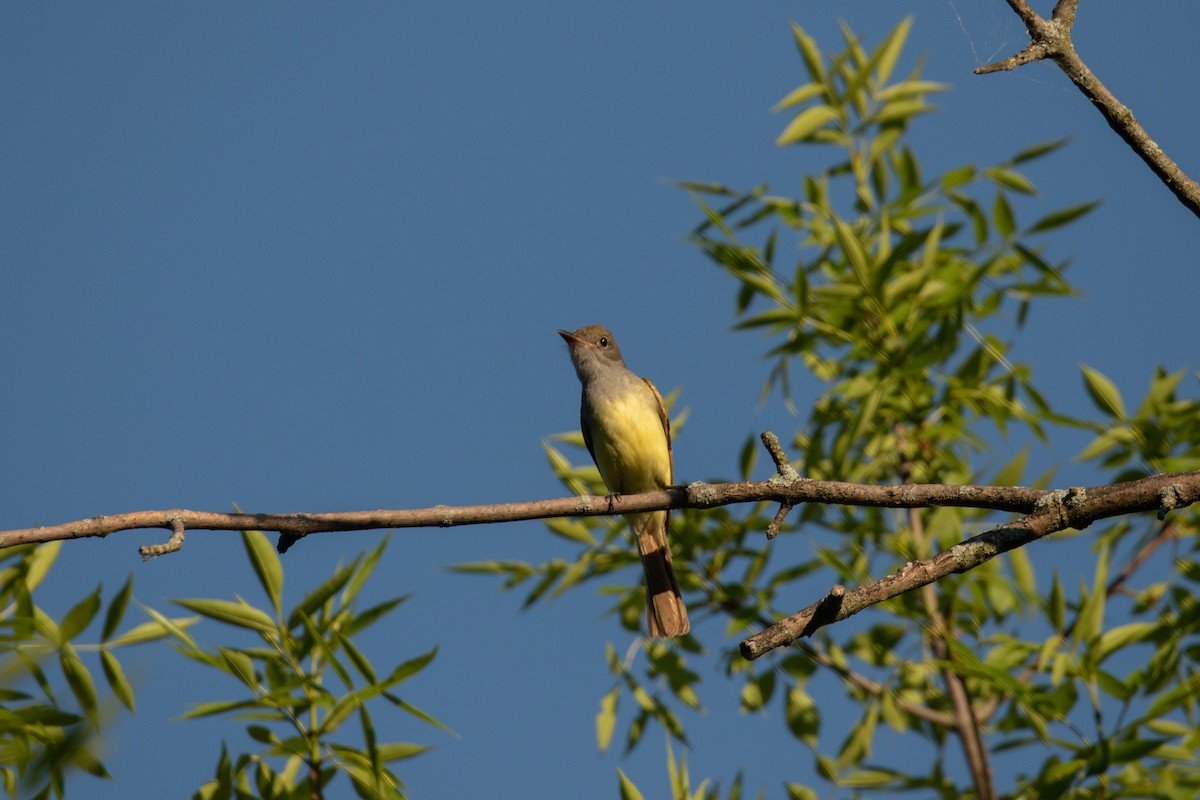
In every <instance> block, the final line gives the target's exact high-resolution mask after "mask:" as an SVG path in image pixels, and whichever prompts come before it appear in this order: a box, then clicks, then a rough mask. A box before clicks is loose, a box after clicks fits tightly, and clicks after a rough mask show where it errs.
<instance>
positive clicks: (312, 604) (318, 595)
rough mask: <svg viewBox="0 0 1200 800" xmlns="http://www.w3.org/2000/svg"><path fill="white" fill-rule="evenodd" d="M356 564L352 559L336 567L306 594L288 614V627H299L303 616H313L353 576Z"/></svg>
mask: <svg viewBox="0 0 1200 800" xmlns="http://www.w3.org/2000/svg"><path fill="white" fill-rule="evenodd" d="M356 566H357V561H352V562H350V563H349V564H346V565H345V566H341V567H338V568H337V570H335V571H334V573H333V575H331V576H330V577H329V578H328V579H327V580H326V581H325V582H324V583H322V584H321V585H320V586H318V587H317V588H315V589H313V590H312V591H311V592H309V593H308V594H306V595H305V596H304V599H303V600H301V601H300V603H299V604H298V605H297V606H296V607H295V608H294V609H292V613H291V614H289V615H288V623H287V624H288V629H289V630H291V629H293V628H299V627H301V626H302V625H303V624H304V618H305V617H315V616H316V614H317V610H318V609H320V608H321V607H322V606H324V605H325V603H326V602H327V601H328V600H329V598H331V597H333V596H334V595H335V594H337V593H338V592H340V591H341V590H342V587H344V586H345V585H346V583H347V582H348V581H349V580H350V578H351V577H353V575H354V569H355V567H356Z"/></svg>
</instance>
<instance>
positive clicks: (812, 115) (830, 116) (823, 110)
mask: <svg viewBox="0 0 1200 800" xmlns="http://www.w3.org/2000/svg"><path fill="white" fill-rule="evenodd" d="M837 116H838V113H837V111H835V110H834V109H832V108H830V107H829V106H825V105H819V106H810V107H809V108H806V109H804V110H803V111H801V112H800V113H799V114H797V115H796V116H795V118H794V119H792V121H791V122H789V123H788V125H787V127H786V128H784V129H783V133H781V134H779V138H778V139H776V140H775V144H777V145H785V144H795V143H797V142H803V141H806V140H808V139H809V138H810V137H811V136H812V134H813V132H814V131H816V130H817V129H818V128H821V127H823V126H824V125H826V124H827V123H828V122H830V121H831V120H834V119H836V118H837Z"/></svg>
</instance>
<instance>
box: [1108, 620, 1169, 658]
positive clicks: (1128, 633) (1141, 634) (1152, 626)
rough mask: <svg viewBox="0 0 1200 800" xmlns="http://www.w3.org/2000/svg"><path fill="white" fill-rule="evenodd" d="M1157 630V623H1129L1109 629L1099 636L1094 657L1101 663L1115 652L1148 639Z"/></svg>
mask: <svg viewBox="0 0 1200 800" xmlns="http://www.w3.org/2000/svg"><path fill="white" fill-rule="evenodd" d="M1158 630H1159V625H1158V623H1151V622H1130V623H1128V624H1125V625H1118V626H1117V627H1115V628H1110V629H1109V630H1107V631H1105V632H1104V633H1102V634H1101V635H1100V641H1099V643H1098V644H1097V645H1096V651H1095V657H1096V659H1097V660H1098V661H1103V660H1104V659H1105V658H1107V657H1108V656H1109V655H1110V654H1112V653H1113V652H1114V651H1116V650H1120V649H1121V648H1123V647H1128V646H1129V645H1131V644H1133V643H1135V642H1141V641H1145V640H1146V639H1149V638H1150V637H1151V636H1153V635H1154V634H1155V633H1156V632H1157V631H1158Z"/></svg>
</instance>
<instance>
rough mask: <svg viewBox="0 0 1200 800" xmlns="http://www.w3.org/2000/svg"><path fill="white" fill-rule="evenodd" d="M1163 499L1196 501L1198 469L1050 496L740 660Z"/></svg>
mask: <svg viewBox="0 0 1200 800" xmlns="http://www.w3.org/2000/svg"><path fill="white" fill-rule="evenodd" d="M1168 487H1171V488H1170V489H1168ZM901 488H903V487H901ZM913 488H916V487H913ZM1166 496H1170V497H1171V498H1173V500H1172V502H1174V504H1175V507H1176V508H1182V507H1183V506H1186V505H1190V504H1192V503H1195V502H1197V501H1198V500H1200V470H1198V471H1193V472H1181V473H1175V474H1171V475H1155V476H1152V477H1149V478H1142V479H1140V480H1136V481H1127V482H1125V483H1114V484H1108V485H1105V486H1094V487H1090V488H1078V487H1076V488H1071V489H1067V490H1059V491H1055V492H1049V493H1047V494H1046V495H1044V496H1043V498H1042V499H1040V500H1039V501H1038V502H1037V505H1036V508H1035V509H1034V510H1033V511H1032V513H1029V514H1027V515H1026V516H1024V517H1022V518H1021V519H1019V520H1016V521H1015V522H1013V523H1010V524H1008V525H1002V526H1000V527H998V528H995V529H993V530H990V531H987V532H986V533H982V534H980V535H979V536H975V537H973V538H971V539H968V540H967V541H965V542H960V543H959V544H956V545H954V546H953V547H951V548H950V549H948V550H943V551H942V552H940V553H938V554H937V555H935V556H934V557H933V558H931V559H927V560H924V561H914V562H909V563H908V564H906V565H904V566H903V567H902V568H901V569H900V570H898V571H897V572H895V573H893V574H892V575H888V576H886V577H884V578H880V579H879V580H877V581H874V582H872V583H868V584H866V585H864V586H860V587H858V588H856V589H851V590H846V589H844V588H842V587H841V586H835V587H834V588H833V589H832V590H831V591H830V593H829V594H827V595H826V596H825V597H823V598H821V599H820V600H818V601H817V602H815V603H813V604H812V605H810V606H808V607H807V608H804V609H801V610H800V611H797V612H796V613H795V614H792V615H791V616H789V617H785V618H784V619H781V620H779V621H778V622H776V623H775V624H774V625H771V626H769V627H768V628H766V629H765V630H763V631H760V632H759V633H756V634H755V635H753V636H751V637H750V638H748V639H746V640H744V641H743V642H742V643H741V652H742V656H743V657H744V658H746V659H749V660H753V659H755V658H758V657H759V656H761V655H762V654H763V653H766V652H769V651H771V650H773V649H775V648H776V647H781V646H783V645H786V644H789V643H790V642H792V641H794V640H795V639H798V638H800V637H802V636H811V635H812V634H813V633H814V632H815V631H816V630H817V629H818V628H821V627H823V626H825V625H828V624H830V623H832V622H840V621H841V620H844V619H846V618H848V617H851V616H853V615H854V614H857V613H858V612H859V611H862V610H863V609H864V608H868V607H869V606H873V605H875V604H877V603H882V602H883V601H884V600H890V599H891V598H893V597H896V596H897V595H900V594H903V593H905V592H909V591H912V590H913V589H917V588H920V587H922V586H925V585H926V584H929V583H932V582H933V581H936V580H938V579H939V578H943V577H945V576H946V575H949V574H951V573H955V572H966V571H968V570H971V569H974V568H975V567H977V566H979V565H980V564H982V563H983V562H985V561H988V560H990V559H992V558H995V557H996V556H998V555H1000V554H1001V553H1005V552H1008V551H1009V550H1013V549H1015V548H1017V547H1021V546H1022V545H1026V544H1028V543H1030V542H1032V541H1035V540H1036V539H1040V538H1042V537H1043V536H1048V535H1050V534H1052V533H1057V532H1058V531H1061V530H1066V529H1067V528H1075V529H1077V530H1082V529H1083V528H1086V527H1087V526H1088V525H1090V524H1092V523H1093V522H1095V521H1096V520H1098V519H1105V518H1108V517H1115V516H1120V515H1123V514H1133V513H1137V512H1141V511H1156V510H1158V509H1160V508H1161V507H1162V504H1163V502H1164V501H1163V498H1164V497H1166ZM910 507H917V506H910Z"/></svg>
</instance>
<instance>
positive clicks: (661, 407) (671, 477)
mask: <svg viewBox="0 0 1200 800" xmlns="http://www.w3.org/2000/svg"><path fill="white" fill-rule="evenodd" d="M642 380H644V381H645V382H646V385H647V386H649V387H650V391H651V393H653V395H654V399H655V401H656V402H657V403H658V418H659V420H660V421H661V422H662V426H663V433H665V434H666V435H667V461H668V463H669V464H670V465H671V468H670V473H669V474H668V476H667V481H668V483H670V484H672V485H674V483H675V458H674V456H672V455H671V420H670V419H669V418H668V417H667V404H666V403H664V402H663V399H662V395H661V394H659V392H658V387H656V386H655V385H654V384H653V383H651V382H650V379H649V378H642ZM585 441H586V439H585ZM588 448H589V449H590V448H591V445H588Z"/></svg>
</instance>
